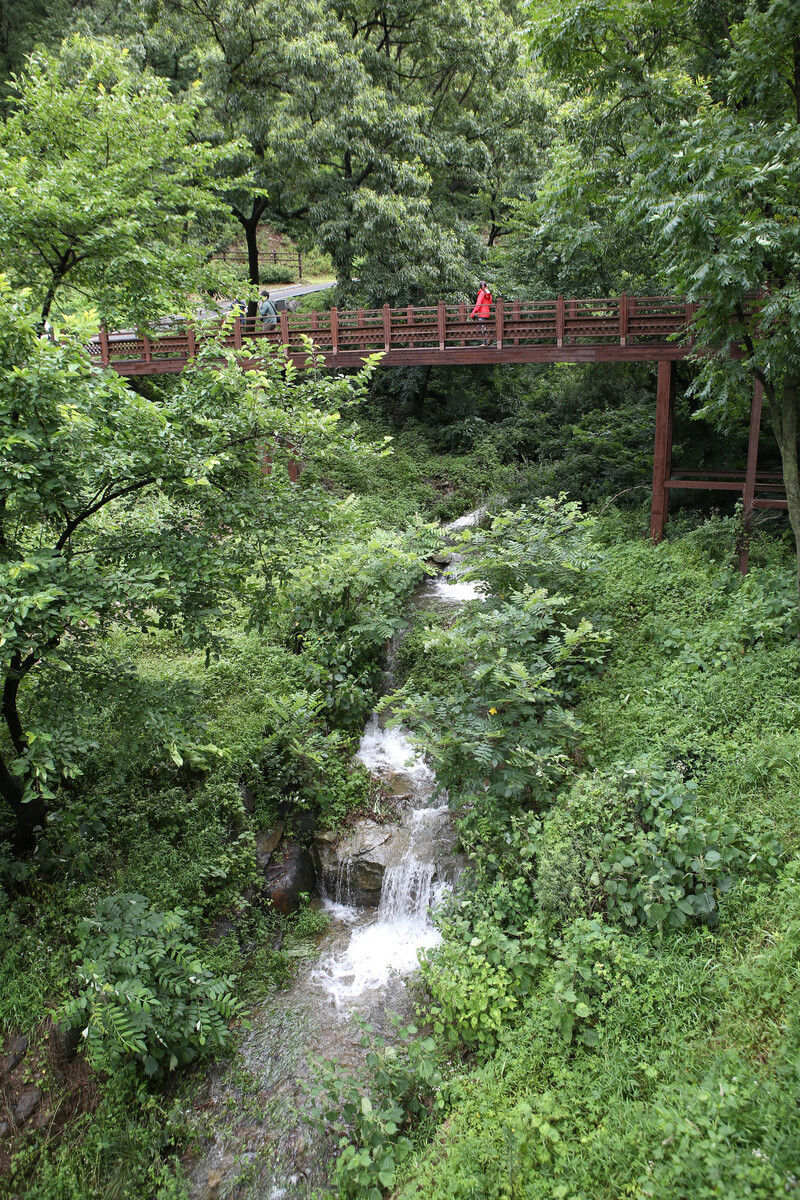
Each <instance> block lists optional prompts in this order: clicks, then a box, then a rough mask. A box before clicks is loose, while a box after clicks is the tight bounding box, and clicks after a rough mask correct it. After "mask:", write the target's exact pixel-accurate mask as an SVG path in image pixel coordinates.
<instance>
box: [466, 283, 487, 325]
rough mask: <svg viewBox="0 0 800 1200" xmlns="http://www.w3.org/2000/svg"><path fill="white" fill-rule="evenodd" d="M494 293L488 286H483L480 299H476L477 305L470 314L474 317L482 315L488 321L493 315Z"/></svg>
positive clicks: (479, 293)
mask: <svg viewBox="0 0 800 1200" xmlns="http://www.w3.org/2000/svg"><path fill="white" fill-rule="evenodd" d="M491 307H492V293H491V292H490V291H489V289H488V288H481V290H480V291H479V292H478V299H477V300H476V301H475V307H474V308H473V310H472V313H471V314H470V315H471V316H473V317H480V318H482V319H483V320H484V321H488V319H489V317H490V315H491Z"/></svg>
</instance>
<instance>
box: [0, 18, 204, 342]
mask: <svg viewBox="0 0 800 1200" xmlns="http://www.w3.org/2000/svg"><path fill="white" fill-rule="evenodd" d="M197 112H198V101H197V99H196V97H195V96H189V97H187V98H185V99H182V100H179V101H176V100H173V99H172V97H171V96H170V94H169V89H168V87H167V84H166V82H165V81H164V80H162V79H157V78H156V77H155V76H153V75H150V74H147V73H140V72H138V71H136V70H135V69H134V67H133V66H132V65H131V62H130V60H129V59H128V58H126V56H125V54H124V53H122V54H121V53H120V51H119V49H118V48H116V47H114V46H112V45H108V44H103V43H100V42H96V41H91V40H88V39H86V38H83V37H79V36H74V37H72V38H71V39H70V40H69V41H68V42H66V43H65V44H64V46H63V47H62V49H61V51H60V53H58V54H51V53H45V52H40V53H37V54H34V55H33V56H32V57H31V58H30V60H29V63H28V67H27V70H26V72H25V73H24V74H23V75H21V76H19V77H17V79H16V80H15V93H14V96H13V106H12V110H11V112H10V114H9V115H8V117H7V119H6V121H5V123H4V124H3V125H2V126H0V171H1V172H2V177H3V184H4V186H3V188H2V190H0V251H1V252H2V258H3V262H4V264H5V269H6V271H7V273H8V274H9V275H10V276H11V278H12V280H13V281H14V283H15V284H16V285H17V286H23V287H30V288H31V289H32V293H33V295H34V296H35V297H36V301H37V303H38V304H39V305H40V307H41V319H42V320H45V319H46V318H47V317H48V316H49V315H50V313H51V310H52V307H53V303H54V301H55V299H56V296H58V295H61V296H63V294H64V291H65V289H69V293H70V297H71V298H72V299H73V300H74V298H75V297H77V298H78V299H79V301H83V302H84V303H85V301H86V300H88V301H89V302H90V303H93V304H97V305H98V306H99V309H100V313H101V315H102V316H103V317H104V318H105V319H106V320H107V321H109V322H124V321H131V320H133V321H136V322H138V323H139V324H141V325H142V326H144V327H147V325H148V324H149V323H151V322H152V321H153V320H154V319H155V318H156V317H158V316H160V315H162V314H163V313H165V312H174V311H176V309H178V310H179V311H181V310H183V309H184V308H185V306H186V297H187V294H188V293H190V292H192V291H193V290H196V289H197V288H198V287H199V286H200V283H201V273H202V270H203V264H204V262H205V259H206V257H207V255H206V253H205V251H204V249H203V247H202V246H200V245H199V244H197V242H196V241H195V240H194V239H193V234H194V233H196V232H197V222H198V218H199V217H200V216H202V215H204V216H205V217H206V218H207V219H211V218H212V217H213V214H214V212H215V211H216V210H217V209H218V208H219V203H218V201H216V200H215V198H214V197H213V195H212V194H211V192H210V191H209V190H208V189H207V187H206V186H205V184H206V182H207V175H208V172H209V170H210V168H211V166H212V165H213V163H214V162H215V161H216V159H217V158H218V155H215V152H214V151H213V150H212V149H211V148H209V147H204V146H198V145H197V144H195V143H194V141H193V139H192V129H193V127H194V125H195V123H196V120H197ZM66 303H67V304H68V303H69V298H68V299H67V301H66Z"/></svg>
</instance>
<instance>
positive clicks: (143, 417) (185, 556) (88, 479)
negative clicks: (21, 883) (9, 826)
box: [0, 277, 363, 850]
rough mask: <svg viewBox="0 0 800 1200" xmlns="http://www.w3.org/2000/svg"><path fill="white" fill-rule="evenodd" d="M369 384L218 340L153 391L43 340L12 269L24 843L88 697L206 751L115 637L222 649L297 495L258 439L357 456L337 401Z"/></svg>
mask: <svg viewBox="0 0 800 1200" xmlns="http://www.w3.org/2000/svg"><path fill="white" fill-rule="evenodd" d="M287 371H288V374H289V379H288V381H287V379H286V378H285V374H286V372H287ZM362 383H363V379H362V377H358V378H355V379H349V380H348V379H334V378H330V377H328V378H325V379H322V378H317V376H316V374H315V372H313V371H309V372H308V373H307V374H304V375H303V376H302V378H295V377H294V376H293V373H292V370H291V368H287V367H286V366H285V364H284V363H283V362H282V361H281V360H276V361H275V362H273V363H268V364H266V367H265V369H264V370H263V371H252V372H249V373H247V374H244V373H243V372H242V371H241V370H240V369H239V367H238V366H237V365H236V363H235V362H234V361H233V360H232V359H231V360H230V361H226V360H225V358H224V355H223V353H222V351H221V350H220V349H219V348H218V347H215V346H214V345H213V343H212V344H209V346H208V348H207V349H206V350H204V351H203V352H202V353H201V355H200V356H199V358H198V361H197V364H196V365H195V366H194V367H191V368H188V369H187V370H186V371H185V372H184V373H183V375H182V376H181V377H180V379H178V380H177V381H175V385H174V386H173V387H171V388H169V389H165V391H164V393H163V394H162V395H161V396H160V397H159V399H158V400H148V399H146V398H144V397H143V396H141V395H138V394H137V393H135V392H133V391H132V390H131V389H130V388H129V387H128V386H127V385H126V384H125V383H124V382H123V381H122V380H121V379H119V378H118V377H117V376H116V375H115V374H114V372H111V371H106V372H102V373H99V372H97V371H96V370H94V369H93V367H92V366H91V364H90V362H89V360H88V356H87V354H86V352H85V350H84V349H83V347H82V345H81V343H80V340H79V338H78V337H77V335H75V336H65V337H64V339H63V340H62V341H61V342H60V343H59V344H58V345H54V344H52V343H50V342H48V341H47V340H44V339H41V340H40V339H37V337H36V333H35V315H34V314H31V312H30V297H29V296H28V295H27V294H26V293H22V294H21V295H20V296H19V297H18V298H17V299H14V298H13V297H12V291H11V288H10V286H9V284H8V281H7V280H5V279H3V277H0V631H1V632H0V674H1V675H2V690H3V698H2V730H3V735H2V738H0V797H2V800H3V801H4V802H5V804H6V805H8V806H9V807H10V809H11V811H12V812H13V814H14V817H15V819H16V844H17V847H18V849H19V850H27V849H30V847H31V846H32V845H33V843H34V841H35V838H36V830H37V827H40V826H42V824H43V822H44V820H45V818H46V815H47V811H48V808H49V807H51V806H53V805H56V806H58V805H59V804H64V803H66V802H67V800H68V796H67V793H68V790H69V788H70V787H72V786H73V785H72V783H71V781H74V780H75V779H76V778H77V777H78V776H79V775H80V774H81V773H82V771H83V770H84V768H85V767H86V765H87V762H88V761H90V760H91V756H92V752H93V740H92V731H91V728H90V727H89V726H90V722H89V721H87V720H86V718H85V710H86V709H87V706H89V697H90V695H91V696H93V697H94V698H95V701H96V704H97V705H98V706H99V709H100V710H102V708H103V703H104V701H103V696H104V695H106V696H108V697H109V699H111V698H113V697H116V698H117V699H119V696H120V695H124V697H125V703H126V706H127V716H128V718H129V720H130V723H131V724H132V725H134V726H135V725H136V723H137V722H144V721H145V720H146V721H148V722H149V723H150V725H151V726H154V727H155V728H156V729H157V730H158V731H159V732H158V737H159V738H160V740H161V744H162V747H163V752H164V753H165V754H170V755H172V757H173V758H174V759H175V761H176V762H178V763H180V762H181V761H182V759H183V758H184V757H188V758H190V759H192V760H193V761H195V762H199V763H202V762H203V761H204V751H203V748H202V747H201V746H199V745H198V744H197V737H196V731H193V730H192V729H191V728H190V727H189V726H187V725H186V724H185V722H184V723H183V724H182V721H183V717H181V716H180V714H178V716H176V717H175V718H174V719H172V718H170V714H169V704H168V703H167V704H166V705H165V711H164V712H161V713H159V712H154V711H152V706H151V707H149V708H148V705H150V703H151V702H150V701H147V703H145V701H144V700H143V699H142V695H141V689H139V690H137V676H136V672H135V669H134V668H133V667H129V666H126V665H125V664H124V663H120V661H118V660H117V659H115V658H114V657H113V655H112V653H111V652H110V650H109V648H108V645H109V644H108V639H107V638H106V635H107V633H108V631H109V630H110V629H111V628H123V629H124V628H130V629H134V630H135V629H139V630H145V631H146V630H148V629H155V628H169V629H171V630H173V631H174V635H175V636H176V637H177V638H178V639H179V640H180V642H181V643H182V644H183V645H184V646H186V647H188V648H191V647H203V646H205V647H206V648H207V649H211V648H213V646H214V645H215V639H216V637H217V632H216V631H217V629H218V625H219V618H220V614H221V613H222V612H224V611H225V610H226V608H228V607H229V606H230V605H232V604H234V603H236V602H237V601H238V602H239V603H241V602H242V601H244V602H246V601H247V597H248V595H249V592H248V589H249V588H251V587H252V586H253V583H252V581H253V579H254V578H257V576H258V563H259V561H260V547H259V543H260V541H262V540H263V541H264V542H266V543H268V542H269V540H270V538H274V536H275V527H276V526H278V525H280V522H281V516H282V512H283V511H284V510H285V509H286V508H287V507H288V508H290V509H292V508H294V509H296V508H297V505H298V503H299V501H298V499H297V493H296V489H294V488H292V486H291V485H290V484H289V483H288V480H287V479H286V478H285V475H282V474H281V473H280V472H277V471H276V472H273V474H272V475H271V476H269V477H265V476H264V475H263V474H262V471H261V453H262V446H263V443H264V442H265V441H269V442H270V444H272V445H273V446H275V445H280V444H281V443H284V444H285V443H286V442H288V441H291V444H292V446H293V447H294V451H293V452H294V453H295V454H297V455H302V456H303V457H304V458H305V459H307V460H313V459H314V458H319V457H323V456H324V455H325V454H327V453H330V452H334V451H335V452H336V453H337V454H347V453H350V452H353V451H354V449H355V443H354V442H353V437H352V434H351V432H350V431H346V430H344V428H343V426H342V425H341V423H340V421H339V414H338V409H339V408H340V406H341V404H342V403H343V402H345V401H346V400H347V399H348V398H351V397H353V396H354V395H357V394H358V393H359V390H360V388H361V387H362ZM312 503H313V505H314V507H315V508H319V507H320V506H321V503H322V502H321V500H320V497H319V496H317V495H315V496H314V497H313V499H312ZM262 567H263V569H264V570H265V571H267V572H268V571H269V564H268V563H267V564H262ZM189 724H191V722H190V723H189Z"/></svg>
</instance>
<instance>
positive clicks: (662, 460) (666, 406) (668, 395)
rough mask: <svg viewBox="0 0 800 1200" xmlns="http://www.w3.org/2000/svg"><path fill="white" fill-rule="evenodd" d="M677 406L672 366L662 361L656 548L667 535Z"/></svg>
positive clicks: (653, 517)
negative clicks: (665, 534) (673, 427)
mask: <svg viewBox="0 0 800 1200" xmlns="http://www.w3.org/2000/svg"><path fill="white" fill-rule="evenodd" d="M674 403H675V391H674V382H673V371H672V363H671V362H670V361H669V359H661V360H659V364H658V389H657V392H656V440H655V449H654V453H653V499H652V502H651V506H650V541H651V542H653V544H654V545H657V544H658V542H660V541H661V539H662V538H663V536H664V525H665V524H666V520H667V510H668V505H669V489H668V488H666V487H665V486H664V485H665V484H666V482H667V480H668V479H669V475H670V470H671V467H672V442H671V438H672V410H673V407H674Z"/></svg>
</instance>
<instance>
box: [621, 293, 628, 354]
mask: <svg viewBox="0 0 800 1200" xmlns="http://www.w3.org/2000/svg"><path fill="white" fill-rule="evenodd" d="M627 341H628V293H627V292H623V293H622V295H621V296H620V298H619V344H620V346H624V345H626V344H627Z"/></svg>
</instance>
